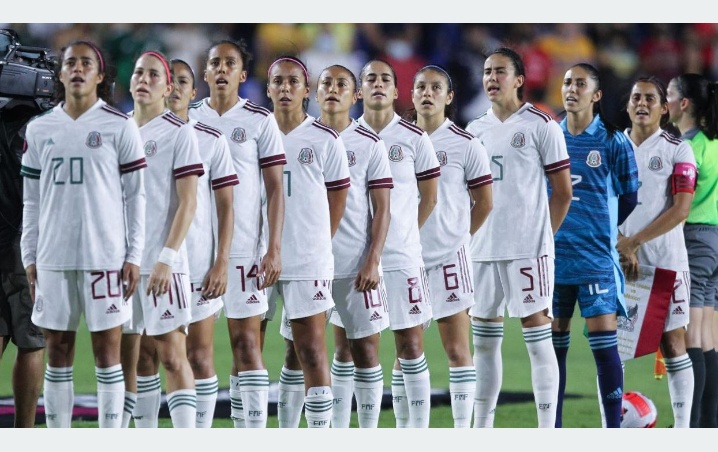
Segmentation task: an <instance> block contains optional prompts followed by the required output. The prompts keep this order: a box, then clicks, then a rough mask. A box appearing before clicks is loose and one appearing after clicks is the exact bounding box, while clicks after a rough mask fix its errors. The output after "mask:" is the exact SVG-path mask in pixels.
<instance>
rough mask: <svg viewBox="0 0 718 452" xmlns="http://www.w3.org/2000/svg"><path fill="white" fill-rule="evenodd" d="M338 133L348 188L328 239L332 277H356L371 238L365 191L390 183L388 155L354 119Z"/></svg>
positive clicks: (390, 184) (386, 185)
mask: <svg viewBox="0 0 718 452" xmlns="http://www.w3.org/2000/svg"><path fill="white" fill-rule="evenodd" d="M340 136H341V137H342V141H343V142H344V147H345V148H346V151H347V161H348V162H349V174H350V175H351V188H349V194H348V195H347V206H346V210H345V211H344V216H343V217H342V221H341V223H339V229H337V233H336V234H334V238H333V239H332V250H333V252H334V279H338V278H349V277H353V276H356V275H357V273H359V270H361V267H362V265H364V261H365V260H366V256H367V253H368V252H369V247H370V246H371V239H372V237H371V222H372V211H371V207H370V198H369V190H372V189H376V188H392V187H393V186H394V184H393V183H392V179H391V170H390V169H389V156H388V155H387V153H386V147H385V146H384V142H383V141H382V140H381V138H379V136H377V135H376V134H375V133H374V132H370V131H369V129H367V128H366V127H363V126H360V125H359V123H358V122H356V121H352V123H351V124H350V125H349V127H347V128H346V129H344V130H343V131H342V132H341V134H340Z"/></svg>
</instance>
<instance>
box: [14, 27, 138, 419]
mask: <svg viewBox="0 0 718 452" xmlns="http://www.w3.org/2000/svg"><path fill="white" fill-rule="evenodd" d="M106 64H107V60H106V59H105V58H104V55H103V54H102V52H101V51H100V49H99V48H98V47H97V46H96V45H95V44H93V43H91V42H89V41H75V42H73V43H72V44H70V45H68V46H67V47H65V48H64V49H63V50H62V53H61V59H60V71H59V83H58V84H57V86H56V90H57V91H56V92H57V101H58V103H57V106H56V107H54V108H53V109H52V110H49V111H48V112H46V113H43V114H42V115H40V116H38V117H37V118H35V119H34V120H32V121H31V122H30V123H29V124H28V126H27V134H26V143H27V149H26V151H25V153H24V154H23V157H22V175H23V176H24V178H25V179H24V208H23V231H22V239H21V250H22V261H23V265H24V267H25V269H26V272H27V278H28V282H29V284H30V294H31V296H32V298H33V301H34V302H35V308H34V309H33V312H32V321H33V323H35V324H36V325H38V326H39V327H40V328H42V331H43V334H44V336H45V339H46V342H47V352H48V361H47V370H46V371H45V384H44V391H43V396H44V400H45V417H46V420H47V426H48V427H50V428H53V427H65V428H69V427H70V425H71V421H72V407H73V401H74V391H73V375H72V367H73V362H74V358H75V337H76V332H77V328H78V326H79V322H80V316H82V315H84V317H85V322H86V323H87V327H88V329H89V330H90V333H91V339H92V351H93V354H94V358H95V375H96V377H97V399H98V412H99V415H98V421H99V424H100V427H120V425H121V420H122V406H123V403H124V392H125V384H124V381H123V379H122V374H123V372H122V366H121V365H120V340H121V337H122V328H121V325H122V324H123V323H124V322H125V321H127V320H128V319H129V318H130V316H131V315H132V306H131V305H129V304H128V302H127V300H128V299H129V298H130V297H132V295H133V294H134V292H135V289H136V287H137V285H138V282H139V274H140V263H141V259H142V251H143V246H144V243H145V241H144V234H145V189H144V175H143V173H144V171H140V170H142V169H143V168H146V167H147V163H146V162H145V156H144V154H143V152H142V140H141V138H140V132H139V130H138V129H137V125H136V124H135V122H134V121H132V119H131V118H130V117H129V116H127V115H125V114H123V113H121V112H120V111H118V110H116V109H114V108H113V107H111V106H110V105H108V103H107V100H106V99H108V100H109V99H111V95H110V93H111V91H110V90H111V87H112V83H113V82H112V78H111V76H110V74H109V73H108V72H107V66H106Z"/></svg>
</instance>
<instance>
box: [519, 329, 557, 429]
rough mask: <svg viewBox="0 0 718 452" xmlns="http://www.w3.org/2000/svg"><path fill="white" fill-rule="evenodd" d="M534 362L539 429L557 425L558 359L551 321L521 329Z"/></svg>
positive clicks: (533, 379)
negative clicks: (554, 347) (552, 336)
mask: <svg viewBox="0 0 718 452" xmlns="http://www.w3.org/2000/svg"><path fill="white" fill-rule="evenodd" d="M521 331H523V335H524V342H526V349H527V350H528V352H529V360H530V361H531V385H532V386H533V390H534V400H535V401H536V414H537V417H538V427H539V428H556V405H557V403H558V380H559V375H558V360H557V359H556V351H555V350H554V349H553V341H552V340H551V324H546V325H542V326H536V327H532V328H521Z"/></svg>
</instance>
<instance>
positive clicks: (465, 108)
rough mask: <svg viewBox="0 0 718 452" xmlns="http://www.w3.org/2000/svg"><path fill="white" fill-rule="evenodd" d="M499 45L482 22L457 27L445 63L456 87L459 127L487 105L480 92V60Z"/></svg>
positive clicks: (487, 106)
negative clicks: (453, 47) (455, 43)
mask: <svg viewBox="0 0 718 452" xmlns="http://www.w3.org/2000/svg"><path fill="white" fill-rule="evenodd" d="M500 44H501V43H500V42H499V40H498V39H496V38H495V37H494V36H493V35H492V34H491V31H490V27H489V26H488V25H486V24H466V25H465V26H464V27H463V28H462V30H461V42H460V44H459V47H458V48H457V49H456V50H455V51H454V52H453V53H452V55H451V57H450V59H449V61H448V62H447V64H446V69H447V70H448V71H449V74H450V75H451V78H452V81H453V84H454V89H455V90H456V97H455V98H454V104H455V105H456V112H457V117H456V123H457V124H458V125H459V126H461V127H466V124H467V123H468V122H469V121H471V120H472V119H474V118H475V117H477V116H478V115H480V114H482V113H483V112H485V111H486V110H488V108H489V107H490V106H491V102H489V100H488V99H487V98H486V93H484V85H483V74H484V61H485V60H486V56H485V55H486V54H487V53H488V52H490V51H492V50H494V49H496V48H497V47H500Z"/></svg>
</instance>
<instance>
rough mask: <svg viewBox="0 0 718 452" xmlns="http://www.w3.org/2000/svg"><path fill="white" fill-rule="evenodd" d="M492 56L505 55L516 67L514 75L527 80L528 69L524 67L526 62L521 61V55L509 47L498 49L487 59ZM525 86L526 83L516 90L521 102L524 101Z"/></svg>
mask: <svg viewBox="0 0 718 452" xmlns="http://www.w3.org/2000/svg"><path fill="white" fill-rule="evenodd" d="M491 55H503V56H505V57H506V58H508V59H510V60H511V64H513V65H514V73H515V74H516V76H519V75H521V76H523V77H524V79H525V78H526V68H525V67H524V61H523V60H522V59H521V55H519V54H518V53H516V51H515V50H513V49H510V48H508V47H499V48H498V49H496V50H494V51H492V52H491V53H489V54H488V55H486V58H489V57H490V56H491ZM524 85H525V83H523V84H522V85H521V86H519V87H518V89H517V90H516V95H517V96H518V98H519V100H524Z"/></svg>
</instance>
